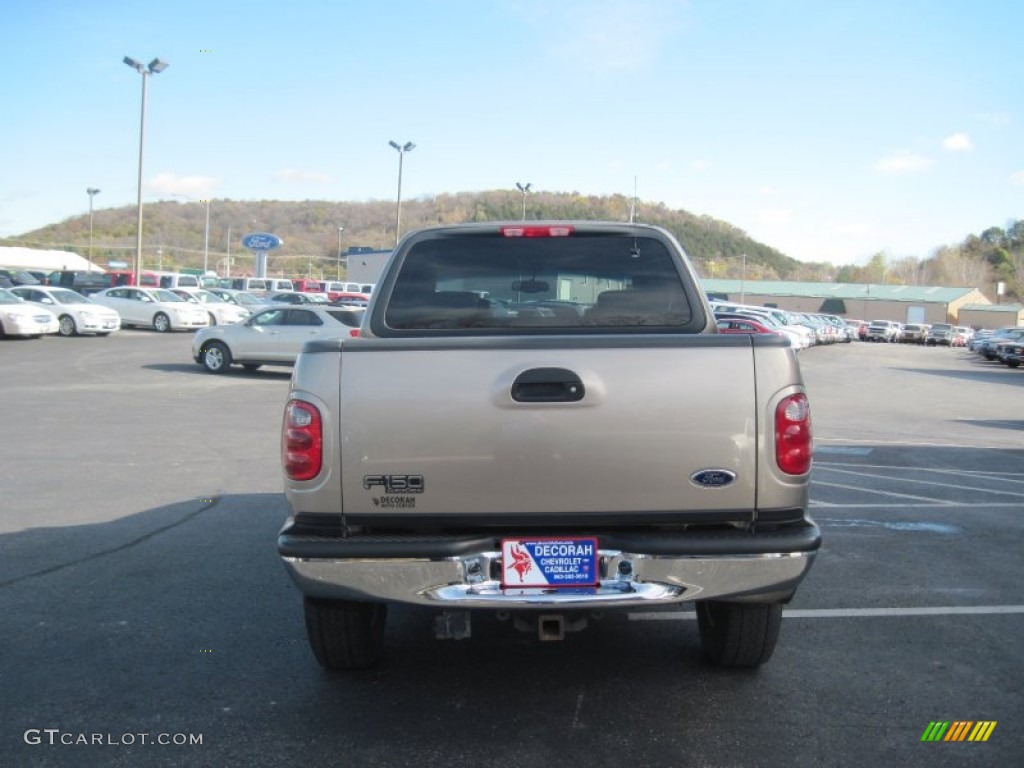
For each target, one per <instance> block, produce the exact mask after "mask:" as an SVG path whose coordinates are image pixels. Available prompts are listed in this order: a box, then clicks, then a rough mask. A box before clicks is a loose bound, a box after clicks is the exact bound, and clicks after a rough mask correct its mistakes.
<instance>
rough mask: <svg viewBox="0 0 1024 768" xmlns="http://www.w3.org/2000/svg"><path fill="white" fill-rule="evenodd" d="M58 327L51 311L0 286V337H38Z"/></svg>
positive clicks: (55, 317) (55, 330)
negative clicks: (30, 302)
mask: <svg viewBox="0 0 1024 768" xmlns="http://www.w3.org/2000/svg"><path fill="white" fill-rule="evenodd" d="M59 328H60V324H59V323H58V322H57V316H56V315H55V314H53V312H51V311H50V310H48V309H43V308H42V307H39V306H36V305H35V304H29V303H28V302H27V301H25V300H24V299H22V298H21V297H20V296H18V295H16V294H14V293H11V292H10V291H9V290H7V289H6V288H0V338H3V337H4V336H30V337H32V338H36V339H38V338H39V337H40V336H43V335H45V334H47V333H56V332H57V330H58V329H59Z"/></svg>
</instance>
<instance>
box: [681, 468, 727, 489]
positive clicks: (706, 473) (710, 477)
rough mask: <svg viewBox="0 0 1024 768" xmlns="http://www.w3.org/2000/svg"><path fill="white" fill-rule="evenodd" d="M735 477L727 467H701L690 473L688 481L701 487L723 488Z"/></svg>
mask: <svg viewBox="0 0 1024 768" xmlns="http://www.w3.org/2000/svg"><path fill="white" fill-rule="evenodd" d="M735 479H736V473H735V472H732V471H730V470H728V469H702V470H701V471H700V472H694V473H693V474H692V475H690V482H691V483H693V484H694V485H699V486H700V487H701V488H723V487H725V486H727V485H729V484H730V483H732V481H733V480H735Z"/></svg>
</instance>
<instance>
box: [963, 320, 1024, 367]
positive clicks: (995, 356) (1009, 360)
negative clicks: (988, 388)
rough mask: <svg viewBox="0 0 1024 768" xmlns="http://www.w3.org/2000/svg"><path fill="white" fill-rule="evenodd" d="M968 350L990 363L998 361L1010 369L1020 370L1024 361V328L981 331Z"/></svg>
mask: <svg viewBox="0 0 1024 768" xmlns="http://www.w3.org/2000/svg"><path fill="white" fill-rule="evenodd" d="M968 348H969V349H970V350H971V351H972V352H976V353H978V354H979V355H981V356H982V357H983V358H985V359H986V360H988V361H989V362H995V361H998V362H1000V363H1003V364H1004V365H1007V366H1009V367H1010V368H1018V367H1020V364H1021V361H1022V359H1024V326H1019V325H1014V326H1006V327H1004V328H999V329H997V330H994V331H979V332H978V333H977V334H976V335H975V337H974V339H972V340H971V342H970V344H969V345H968Z"/></svg>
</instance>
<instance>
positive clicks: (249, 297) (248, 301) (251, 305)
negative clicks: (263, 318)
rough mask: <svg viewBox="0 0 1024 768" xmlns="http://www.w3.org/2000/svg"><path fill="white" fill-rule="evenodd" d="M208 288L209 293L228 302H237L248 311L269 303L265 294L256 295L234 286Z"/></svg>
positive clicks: (263, 306)
mask: <svg viewBox="0 0 1024 768" xmlns="http://www.w3.org/2000/svg"><path fill="white" fill-rule="evenodd" d="M208 290H209V291H210V293H212V294H214V295H216V296H220V297H221V298H222V299H224V301H226V302H227V303H228V304H237V305H238V306H240V307H245V308H246V309H248V310H249V311H250V312H255V311H256V310H257V309H264V308H265V307H266V306H267V304H269V302H268V301H267V298H266V294H261V295H259V296H257V295H256V294H255V293H249V292H248V291H239V290H236V289H234V288H209V289H208Z"/></svg>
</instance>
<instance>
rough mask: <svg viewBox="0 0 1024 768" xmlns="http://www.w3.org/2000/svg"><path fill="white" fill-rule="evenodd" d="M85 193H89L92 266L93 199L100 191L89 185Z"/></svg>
mask: <svg viewBox="0 0 1024 768" xmlns="http://www.w3.org/2000/svg"><path fill="white" fill-rule="evenodd" d="M85 193H86V194H87V195H89V266H90V267H91V266H92V199H93V198H94V197H95V196H96V195H98V194H99V193H100V191H99V190H98V189H96V188H95V187H89V188H88V189H87V190H85Z"/></svg>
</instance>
